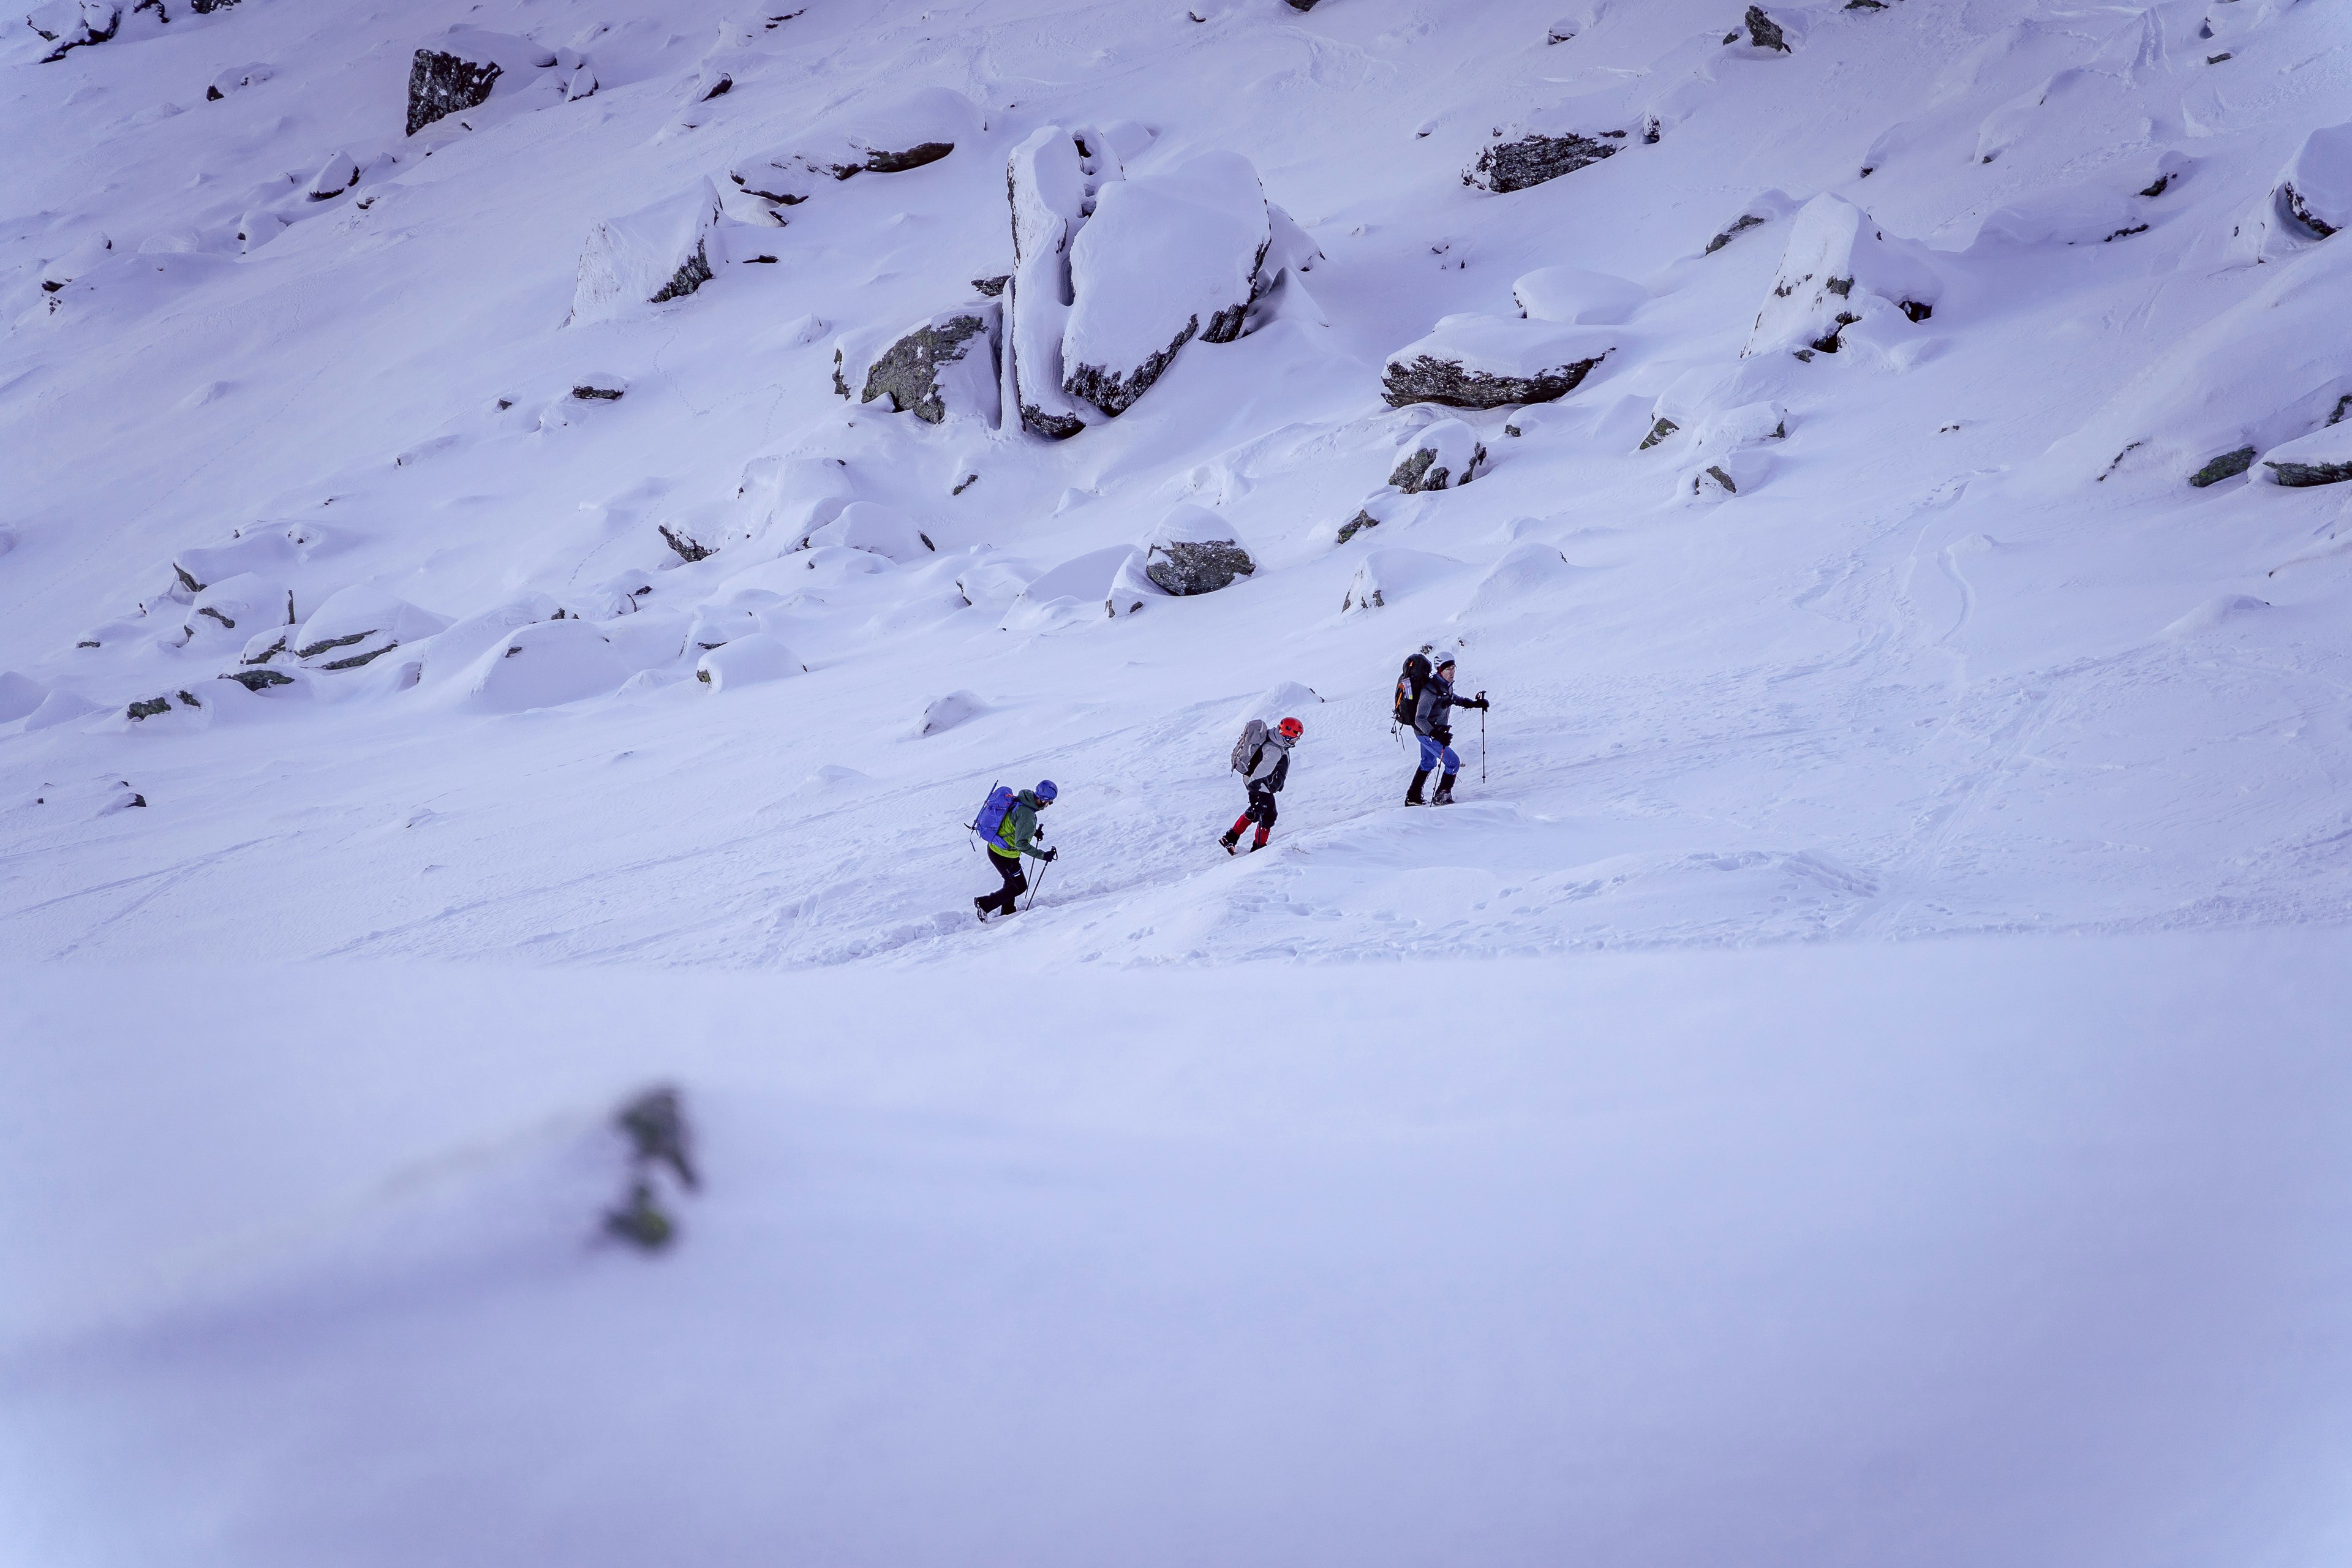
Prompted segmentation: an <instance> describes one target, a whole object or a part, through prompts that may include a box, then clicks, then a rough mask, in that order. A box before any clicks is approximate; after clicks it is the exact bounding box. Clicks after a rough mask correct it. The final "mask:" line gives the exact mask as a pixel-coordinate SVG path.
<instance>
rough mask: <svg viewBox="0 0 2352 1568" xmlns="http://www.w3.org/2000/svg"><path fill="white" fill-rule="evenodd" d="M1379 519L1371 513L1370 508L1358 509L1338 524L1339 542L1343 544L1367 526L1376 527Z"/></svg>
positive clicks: (1379, 523) (1378, 524)
mask: <svg viewBox="0 0 2352 1568" xmlns="http://www.w3.org/2000/svg"><path fill="white" fill-rule="evenodd" d="M1380 525H1381V520H1380V519H1379V518H1377V517H1374V516H1373V515H1372V510H1371V508H1370V507H1364V508H1361V509H1360V510H1358V511H1357V513H1356V515H1355V516H1353V517H1351V518H1349V520H1348V521H1345V522H1343V523H1341V524H1340V525H1339V542H1340V543H1342V544H1345V543H1347V542H1348V541H1349V540H1351V539H1353V538H1355V537H1356V535H1358V534H1360V533H1361V532H1363V531H1364V530H1366V529H1368V528H1378V527H1379V526H1380Z"/></svg>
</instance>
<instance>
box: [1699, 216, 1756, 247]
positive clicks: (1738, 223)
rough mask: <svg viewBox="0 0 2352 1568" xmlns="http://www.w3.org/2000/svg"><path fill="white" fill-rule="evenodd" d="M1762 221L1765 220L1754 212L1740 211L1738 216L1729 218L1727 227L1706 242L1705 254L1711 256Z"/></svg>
mask: <svg viewBox="0 0 2352 1568" xmlns="http://www.w3.org/2000/svg"><path fill="white" fill-rule="evenodd" d="M1764 222H1765V220H1764V219H1763V218H1760V217H1759V216H1756V215H1755V214H1754V213H1741V214H1740V215H1739V216H1738V217H1736V218H1733V219H1732V220H1731V226H1730V227H1729V228H1727V229H1725V230H1723V231H1722V232H1721V233H1720V234H1717V236H1716V237H1714V238H1713V239H1710V240H1708V241H1707V242H1706V254H1707V255H1709V256H1713V255H1714V254H1715V253H1716V252H1717V251H1718V250H1721V249H1722V248H1723V247H1725V246H1727V245H1729V244H1730V243H1731V242H1732V241H1733V240H1734V239H1736V238H1738V237H1739V236H1741V235H1743V234H1745V233H1747V232H1748V230H1749V229H1751V228H1760V227H1762V226H1763V225H1764Z"/></svg>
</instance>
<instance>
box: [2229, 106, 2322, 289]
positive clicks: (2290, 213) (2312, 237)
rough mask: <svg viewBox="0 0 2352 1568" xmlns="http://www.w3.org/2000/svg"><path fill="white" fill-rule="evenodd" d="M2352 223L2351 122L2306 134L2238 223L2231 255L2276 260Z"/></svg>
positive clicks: (2233, 256)
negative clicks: (2261, 195)
mask: <svg viewBox="0 0 2352 1568" xmlns="http://www.w3.org/2000/svg"><path fill="white" fill-rule="evenodd" d="M2348 226H2352V122H2347V123H2345V124H2342V125H2330V126H2327V127H2326V128H2324V129H2322V130H2318V131H2315V132H2312V133H2311V134H2310V135H2309V136H2306V137H2305V138H2304V142H2303V145H2302V146H2300V147H2298V148H2297V149H2295V154H2294V157H2292V158H2290V159H2288V160H2287V163H2286V167H2284V169H2281V170H2280V171H2279V173H2278V177H2277V178H2276V179H2275V180H2273V182H2272V183H2271V188H2270V189H2269V190H2268V191H2266V192H2264V193H2263V198H2262V200H2261V201H2260V202H2259V203H2258V204H2257V205H2256V206H2255V208H2254V210H2253V211H2252V212H2251V213H2249V214H2247V215H2246V216H2245V217H2243V218H2242V219H2241V220H2240V221H2239V224H2238V228H2237V234H2236V236H2235V237H2234V238H2233V240H2232V241H2231V247H2230V254H2231V257H2232V258H2233V259H2235V260H2238V261H2241V262H2257V261H2276V260H2281V259H2284V258H2286V257H2289V256H2292V255H2294V253H2295V252H2297V251H2299V250H2302V249H2304V248H2305V247H2308V246H2311V245H2315V244H2317V243H2318V242H2319V241H2321V240H2324V239H2326V238H2329V237H2332V236H2333V235H2334V234H2335V233H2336V231H2337V230H2338V229H2341V228H2345V227H2348Z"/></svg>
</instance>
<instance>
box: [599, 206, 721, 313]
mask: <svg viewBox="0 0 2352 1568" xmlns="http://www.w3.org/2000/svg"><path fill="white" fill-rule="evenodd" d="M718 226H719V192H718V189H717V188H716V187H715V186H713V185H712V184H711V183H710V182H709V180H703V181H701V182H699V183H698V184H697V186H696V188H695V189H693V190H691V191H688V193H686V194H685V195H680V196H674V197H672V198H671V199H670V200H668V201H666V202H657V203H656V204H655V205H652V206H649V207H645V208H642V209H640V210H639V211H637V212H634V213H631V214H629V215H628V216H626V217H616V218H607V219H605V220H604V222H603V223H600V224H598V225H597V226H595V227H594V228H593V229H592V230H590V231H589V235H588V243H587V245H586V246H585V247H583V249H582V251H581V253H580V272H579V278H578V280H577V282H576V283H575V284H574V285H573V288H572V314H571V316H570V317H569V318H568V321H567V324H569V322H570V321H603V320H605V319H606V318H609V317H612V316H615V315H619V314H621V313H623V312H624V311H626V310H631V309H633V308H635V307H637V306H640V305H658V304H661V303H663V302H664V301H666V300H676V299H681V298H683V297H684V296H686V295H688V294H691V293H693V292H694V291H695V290H696V289H699V288H701V287H702V286H703V285H704V284H705V283H708V282H709V281H710V279H711V278H712V277H713V276H714V273H713V272H712V260H713V256H712V250H713V247H715V245H716V244H717V240H718V236H717V233H716V230H717V228H718Z"/></svg>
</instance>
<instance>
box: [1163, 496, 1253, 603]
mask: <svg viewBox="0 0 2352 1568" xmlns="http://www.w3.org/2000/svg"><path fill="white" fill-rule="evenodd" d="M1256 570H1257V563H1255V562H1254V561H1252V560H1251V559H1250V553H1249V552H1248V551H1246V550H1244V549H1243V548H1242V546H1241V543H1240V542H1239V541H1237V540H1236V539H1235V538H1234V530H1233V525H1232V524H1230V523H1228V522H1226V521H1224V519H1223V518H1221V517H1219V516H1218V515H1217V514H1216V513H1215V512H1213V511H1211V510H1208V509H1207V508H1206V507H1199V506H1193V505H1192V504H1191V503H1190V502H1186V503H1183V504H1181V505H1179V506H1177V507H1176V508H1175V509H1174V510H1171V511H1170V512H1169V513H1168V515H1167V516H1166V517H1164V518H1162V519H1161V520H1160V526H1159V527H1158V528H1156V529H1154V530H1153V531H1152V532H1151V537H1150V539H1148V540H1146V541H1145V542H1144V546H1143V574H1144V575H1145V576H1146V577H1149V578H1150V580H1151V581H1152V582H1153V583H1154V584H1158V585H1159V587H1160V591H1161V592H1162V593H1166V594H1172V595H1175V596H1176V597H1178V598H1180V599H1181V598H1187V597H1190V596H1191V595H1195V594H1213V593H1215V592H1216V591H1217V590H1218V589H1220V588H1223V587H1227V586H1229V585H1231V584H1232V583H1233V581H1234V578H1236V577H1247V576H1249V575H1251V574H1253V573H1255V571H1256Z"/></svg>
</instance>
